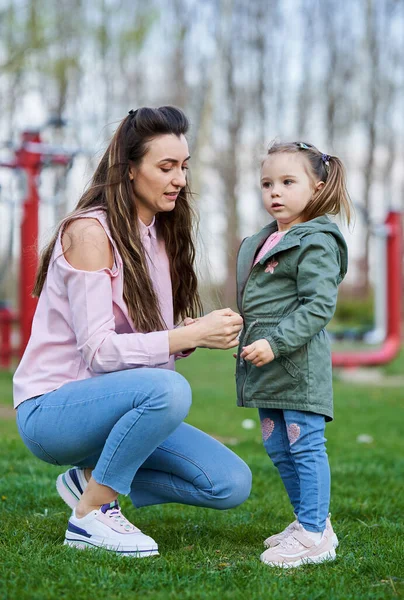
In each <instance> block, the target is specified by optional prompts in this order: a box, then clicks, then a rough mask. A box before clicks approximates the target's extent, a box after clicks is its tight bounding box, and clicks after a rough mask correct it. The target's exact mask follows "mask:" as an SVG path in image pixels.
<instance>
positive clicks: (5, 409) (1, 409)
mask: <svg viewBox="0 0 404 600" xmlns="http://www.w3.org/2000/svg"><path fill="white" fill-rule="evenodd" d="M0 419H4V420H5V421H6V420H7V421H14V420H15V410H14V408H13V407H12V406H0Z"/></svg>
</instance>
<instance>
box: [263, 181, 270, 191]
mask: <svg viewBox="0 0 404 600" xmlns="http://www.w3.org/2000/svg"><path fill="white" fill-rule="evenodd" d="M262 187H263V188H264V189H266V190H267V189H269V188H270V187H271V184H270V182H269V181H264V183H263V184H262Z"/></svg>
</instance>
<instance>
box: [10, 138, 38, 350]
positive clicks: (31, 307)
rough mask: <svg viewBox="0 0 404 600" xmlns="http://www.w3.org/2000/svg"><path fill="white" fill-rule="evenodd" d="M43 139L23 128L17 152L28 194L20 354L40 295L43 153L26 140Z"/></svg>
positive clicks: (24, 219)
mask: <svg viewBox="0 0 404 600" xmlns="http://www.w3.org/2000/svg"><path fill="white" fill-rule="evenodd" d="M40 141H41V139H40V134H39V133H38V132H33V133H31V132H24V133H23V144H22V146H21V148H20V149H19V150H18V151H17V152H16V155H17V162H18V164H19V165H21V166H23V168H24V170H25V173H26V176H27V188H28V192H27V197H26V199H25V200H24V203H23V207H22V210H23V212H22V219H21V257H20V278H21V279H20V290H19V292H20V302H19V304H20V311H19V317H20V325H21V330H20V331H21V333H20V336H21V337H20V356H22V354H23V352H24V350H25V347H26V345H27V343H28V340H29V337H30V335H31V325H32V319H33V317H34V313H35V308H36V304H37V299H36V298H33V296H32V290H33V287H34V283H35V275H36V271H37V268H38V221H39V219H38V210H39V195H38V177H39V173H40V169H41V158H42V157H41V155H40V154H39V153H36V152H35V153H34V152H30V151H29V150H27V149H26V147H25V145H24V144H25V143H27V142H37V143H39V142H40Z"/></svg>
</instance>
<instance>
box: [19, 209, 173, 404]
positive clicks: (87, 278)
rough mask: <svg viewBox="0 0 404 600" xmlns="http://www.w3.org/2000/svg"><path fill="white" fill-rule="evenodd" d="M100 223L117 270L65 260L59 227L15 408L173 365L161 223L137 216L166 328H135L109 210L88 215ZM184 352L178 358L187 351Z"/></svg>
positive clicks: (167, 271) (168, 284)
mask: <svg viewBox="0 0 404 600" xmlns="http://www.w3.org/2000/svg"><path fill="white" fill-rule="evenodd" d="M85 217H87V218H96V219H98V221H99V222H100V223H101V225H102V226H103V228H104V230H105V232H106V234H107V235H108V237H109V239H110V241H111V244H112V246H113V250H114V258H115V263H114V266H113V268H112V269H107V268H106V269H101V270H99V271H80V270H78V269H75V268H74V267H72V266H71V265H70V264H69V263H68V262H67V260H66V258H65V256H64V254H63V251H62V245H61V233H60V232H59V236H58V239H57V242H56V245H55V248H54V251H53V255H52V258H51V261H50V265H49V270H48V274H47V277H46V281H45V285H44V287H43V290H42V293H41V295H40V298H39V301H38V306H37V309H36V312H35V316H34V320H33V323H32V332H31V337H30V340H29V342H28V345H27V348H26V350H25V353H24V356H23V357H22V359H21V362H20V364H19V366H18V368H17V370H16V372H15V375H14V406H15V407H17V406H18V405H19V404H20V403H21V402H23V401H24V400H27V399H28V398H32V397H33V396H38V395H40V394H45V393H47V392H50V391H52V390H55V389H57V388H59V387H60V386H61V385H63V384H64V383H68V382H70V381H76V380H81V379H87V378H89V377H96V376H97V375H100V374H101V373H109V372H111V371H119V370H121V369H132V368H136V367H160V368H164V369H172V370H174V369H175V367H174V360H175V358H176V357H175V356H170V355H169V342H168V331H167V330H169V329H173V327H174V321H173V298H172V287H171V278H170V267H169V261H168V257H167V253H166V250H165V246H164V242H163V240H161V239H159V238H157V234H156V226H155V223H154V221H153V223H152V224H151V225H150V226H149V227H147V226H146V225H144V224H143V223H142V222H141V221H139V226H140V231H141V236H142V242H143V245H144V247H145V249H146V256H147V262H148V267H149V272H150V276H151V279H152V282H153V285H154V288H155V290H156V293H157V296H158V299H159V302H160V308H161V314H162V317H163V319H164V322H165V323H166V325H167V330H166V331H156V332H152V333H136V332H135V328H134V325H133V322H132V320H131V318H130V316H129V314H128V309H127V306H126V304H125V301H124V299H123V267H122V259H121V257H120V255H119V253H118V251H117V249H116V246H115V244H114V242H113V240H112V238H111V234H110V232H109V229H108V225H107V222H106V216H105V213H104V211H102V210H97V211H91V212H88V213H86V214H85ZM184 355H185V354H182V353H180V354H179V355H178V356H184Z"/></svg>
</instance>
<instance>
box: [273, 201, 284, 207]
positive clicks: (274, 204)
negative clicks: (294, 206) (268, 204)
mask: <svg viewBox="0 0 404 600" xmlns="http://www.w3.org/2000/svg"><path fill="white" fill-rule="evenodd" d="M272 208H283V204H279V202H273V203H272Z"/></svg>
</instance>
